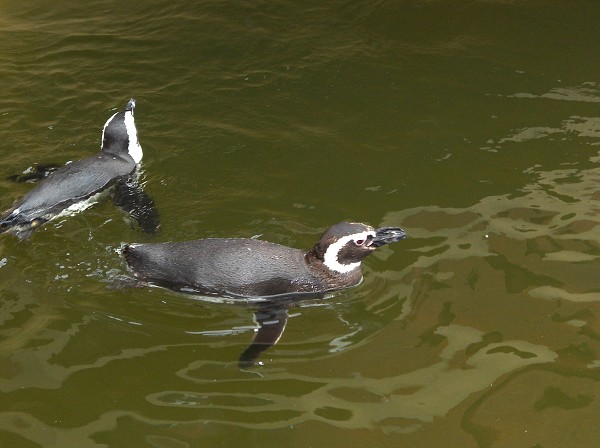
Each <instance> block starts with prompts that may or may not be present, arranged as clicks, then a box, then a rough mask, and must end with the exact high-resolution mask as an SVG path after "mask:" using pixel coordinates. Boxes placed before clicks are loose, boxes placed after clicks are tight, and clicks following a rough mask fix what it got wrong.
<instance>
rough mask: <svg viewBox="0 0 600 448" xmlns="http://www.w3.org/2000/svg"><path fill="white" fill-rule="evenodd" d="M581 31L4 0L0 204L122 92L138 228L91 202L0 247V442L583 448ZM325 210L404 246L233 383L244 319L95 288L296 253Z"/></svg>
mask: <svg viewBox="0 0 600 448" xmlns="http://www.w3.org/2000/svg"><path fill="white" fill-rule="evenodd" d="M599 15H600V5H597V4H596V3H595V2H585V1H582V2H507V1H500V0H498V1H472V2H460V3H457V2H450V1H424V0H421V1H416V0H415V1H390V0H383V1H368V2H358V3H357V2H349V1H336V2H326V3H323V2H308V3H306V2H285V1H278V2H253V3H247V4H246V3H243V2H221V1H210V2H202V3H198V4H189V5H188V4H179V3H174V2H164V1H153V2H144V3H123V2H115V1H106V0H98V1H94V2H87V3H86V4H85V5H78V4H77V5H76V4H74V3H69V2H40V1H35V0H34V1H32V2H28V3H27V5H24V4H23V3H22V2H16V1H13V0H11V1H5V2H3V3H2V5H1V6H0V30H1V31H0V39H1V42H2V45H1V46H0V87H1V91H2V92H3V95H2V96H3V99H2V101H0V117H2V119H1V121H0V137H1V138H0V150H1V154H2V155H3V157H2V163H1V164H0V206H1V207H2V208H7V207H9V206H10V205H11V204H12V201H13V200H15V199H16V198H18V197H20V196H21V195H22V194H24V193H25V192H26V191H28V190H29V189H30V188H31V185H30V184H26V183H25V184H23V183H13V182H10V181H9V180H7V178H8V177H9V176H10V175H13V174H16V173H21V172H23V171H24V170H26V169H27V168H28V167H31V166H33V165H35V164H37V163H48V162H54V163H61V164H62V163H65V162H66V161H69V160H73V159H78V158H82V157H85V156H88V155H91V154H93V153H94V152H95V151H97V150H98V147H99V145H100V138H101V129H102V125H103V124H104V122H105V120H106V119H107V118H108V117H109V116H110V115H111V114H112V113H114V110H116V109H120V108H122V107H123V105H124V104H125V103H126V101H127V100H128V98H129V97H130V96H134V97H135V98H136V99H137V109H136V121H137V125H138V132H139V136H140V141H141V143H142V146H143V148H144V160H143V177H142V180H143V182H144V185H145V190H146V191H147V192H148V193H149V194H150V195H151V196H152V197H153V198H154V200H155V201H156V204H157V207H158V209H159V212H160V216H161V222H162V226H161V231H160V233H159V234H158V235H157V236H154V237H151V236H146V235H143V234H141V233H140V232H139V231H138V230H137V229H136V228H135V226H133V225H132V224H131V223H130V222H129V221H128V220H127V219H126V217H125V216H124V215H123V214H122V213H121V212H120V211H119V210H118V209H117V208H115V207H114V206H113V205H112V204H111V203H110V202H108V201H107V202H102V203H100V204H98V205H97V206H95V207H94V208H92V209H89V210H87V211H86V212H85V213H82V214H80V215H77V216H75V217H72V218H70V219H65V220H62V221H58V222H53V223H51V224H50V225H47V226H45V227H43V228H42V229H40V230H39V231H38V232H36V233H35V234H34V235H33V236H32V237H31V238H30V239H29V240H27V241H25V242H23V243H19V242H18V241H16V240H15V239H14V238H11V237H9V236H6V235H3V236H2V237H1V238H0V251H1V252H0V336H1V338H0V393H1V394H2V400H1V401H2V409H0V446H2V447H4V446H6V447H11V448H15V447H16V448H21V447H34V446H43V447H65V446H72V447H123V446H151V447H159V448H167V447H168V448H172V447H196V446H223V447H226V446H260V447H263V446H286V447H306V446H313V447H317V446H318V447H329V446H332V447H333V446H350V447H363V446H367V445H369V446H381V447H384V446H390V447H391V446H394V447H398V446H400V447H404V446H406V447H409V446H410V447H412V446H417V447H432V446H444V447H461V448H462V447H529V448H531V447H543V448H548V447H565V446H577V447H595V446H597V445H598V440H599V439H600V431H599V430H598V429H597V426H598V425H596V424H594V422H596V421H597V420H598V417H599V416H600V403H599V402H598V390H599V389H598V380H599V379H600V375H599V370H598V368H599V367H600V342H599V341H600V326H599V321H598V315H599V313H600V307H599V306H600V305H599V301H600V277H599V276H598V275H597V270H598V269H599V268H600V266H599V262H598V259H599V256H600V237H599V236H598V230H597V226H598V224H600V218H599V212H600V193H598V185H599V182H600V171H599V168H598V163H599V162H600V156H599V146H598V145H599V143H600V140H599V139H598V137H600V115H599V112H598V110H599V109H598V103H599V102H600V86H599V84H598V82H599V80H598V73H600V59H598V58H597V57H596V53H597V46H598V45H597V44H598V40H599V38H600V28H599V27H598V20H597V19H598V16H599ZM342 220H356V221H363V222H367V223H370V224H372V225H374V226H401V227H403V228H404V229H405V230H406V231H407V233H408V234H409V235H410V239H409V240H406V241H402V242H400V243H398V244H394V245H392V246H390V247H388V248H385V249H382V250H380V251H379V252H378V253H377V254H375V255H373V256H371V257H370V258H369V259H367V260H366V262H365V263H364V271H365V280H364V282H363V284H362V285H360V286H359V287H357V288H354V289H352V290H349V291H346V292H343V293H340V294H337V295H335V296H333V297H330V298H328V299H326V300H324V301H309V302H307V303H304V304H302V305H301V306H298V307H296V308H294V309H293V310H292V317H291V319H290V320H289V322H288V325H287V328H286V331H285V333H284V335H283V337H282V339H281V340H280V342H279V343H278V344H277V346H275V347H274V348H272V349H271V350H269V351H268V352H266V353H265V354H264V355H263V357H262V361H263V363H264V364H263V365H262V366H257V367H255V368H253V369H251V370H247V371H240V370H239V369H238V368H237V357H238V356H239V353H240V352H241V351H242V350H243V349H244V348H245V347H246V346H247V344H248V343H249V341H250V340H251V338H252V334H253V329H254V326H255V324H254V323H253V320H252V310H251V309H249V308H248V307H237V306H232V305H230V304H218V303H208V302H205V301H199V300H193V299H191V298H188V297H185V296H182V295H177V294H174V293H170V292H167V291H163V290H160V289H131V288H115V287H114V285H115V282H116V280H119V279H120V278H122V276H123V275H125V274H126V270H125V266H124V263H123V262H122V260H121V259H120V258H119V256H118V254H117V253H116V249H117V248H118V247H119V245H120V244H121V242H131V241H168V240H185V239H192V238H202V237H208V236H217V237H225V236H237V237H252V236H256V235H260V238H263V239H266V240H269V241H273V242H277V243H282V244H286V245H291V246H294V247H298V248H309V247H311V246H312V245H313V244H314V242H315V241H316V240H317V239H318V237H319V235H320V234H321V233H322V232H323V231H324V230H325V229H326V228H327V227H328V226H329V225H331V224H333V223H335V222H339V221H342Z"/></svg>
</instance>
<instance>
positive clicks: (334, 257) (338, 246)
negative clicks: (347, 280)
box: [323, 232, 375, 274]
mask: <svg viewBox="0 0 600 448" xmlns="http://www.w3.org/2000/svg"><path fill="white" fill-rule="evenodd" d="M369 236H371V237H373V238H375V232H360V233H354V234H352V235H346V236H344V237H342V238H340V239H339V240H337V241H336V242H335V243H333V244H331V245H330V246H329V247H328V248H327V250H326V251H325V255H324V256H323V264H324V265H325V266H327V267H328V268H329V269H331V270H332V271H336V272H339V273H340V274H346V273H348V272H350V271H352V270H354V269H356V268H358V267H359V266H360V261H357V262H356V263H349V264H342V263H340V262H339V260H338V255H339V253H340V250H342V248H343V247H344V246H345V245H346V244H348V242H350V241H357V240H364V241H366V240H367V237H369Z"/></svg>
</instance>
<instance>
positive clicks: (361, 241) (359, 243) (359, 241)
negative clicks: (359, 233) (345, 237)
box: [356, 240, 365, 246]
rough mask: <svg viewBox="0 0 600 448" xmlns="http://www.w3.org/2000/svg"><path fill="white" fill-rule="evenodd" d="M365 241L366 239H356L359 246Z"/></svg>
mask: <svg viewBox="0 0 600 448" xmlns="http://www.w3.org/2000/svg"><path fill="white" fill-rule="evenodd" d="M364 242H365V240H356V244H358V245H359V246H362V245H363V244H364Z"/></svg>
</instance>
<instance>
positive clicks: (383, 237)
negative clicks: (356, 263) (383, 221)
mask: <svg viewBox="0 0 600 448" xmlns="http://www.w3.org/2000/svg"><path fill="white" fill-rule="evenodd" d="M406 238H407V236H406V232H405V231H404V230H402V229H401V228H400V227H381V228H380V229H377V230H376V231H375V238H374V239H373V242H372V243H371V246H374V247H381V246H383V245H384V244H390V243H395V242H396V241H400V240H404V239H406Z"/></svg>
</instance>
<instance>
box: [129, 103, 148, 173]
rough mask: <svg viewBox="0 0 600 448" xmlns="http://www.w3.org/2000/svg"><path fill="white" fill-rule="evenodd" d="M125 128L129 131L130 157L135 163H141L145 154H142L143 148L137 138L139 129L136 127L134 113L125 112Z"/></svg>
mask: <svg viewBox="0 0 600 448" xmlns="http://www.w3.org/2000/svg"><path fill="white" fill-rule="evenodd" d="M125 128H126V129H127V135H128V136H129V148H128V151H129V155H130V156H131V158H132V159H133V161H134V162H135V163H140V162H141V160H142V156H143V155H144V153H143V152H142V147H141V146H140V142H139V141H138V138H137V129H136V127H135V121H134V119H133V113H132V112H131V111H130V110H128V111H126V112H125Z"/></svg>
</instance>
